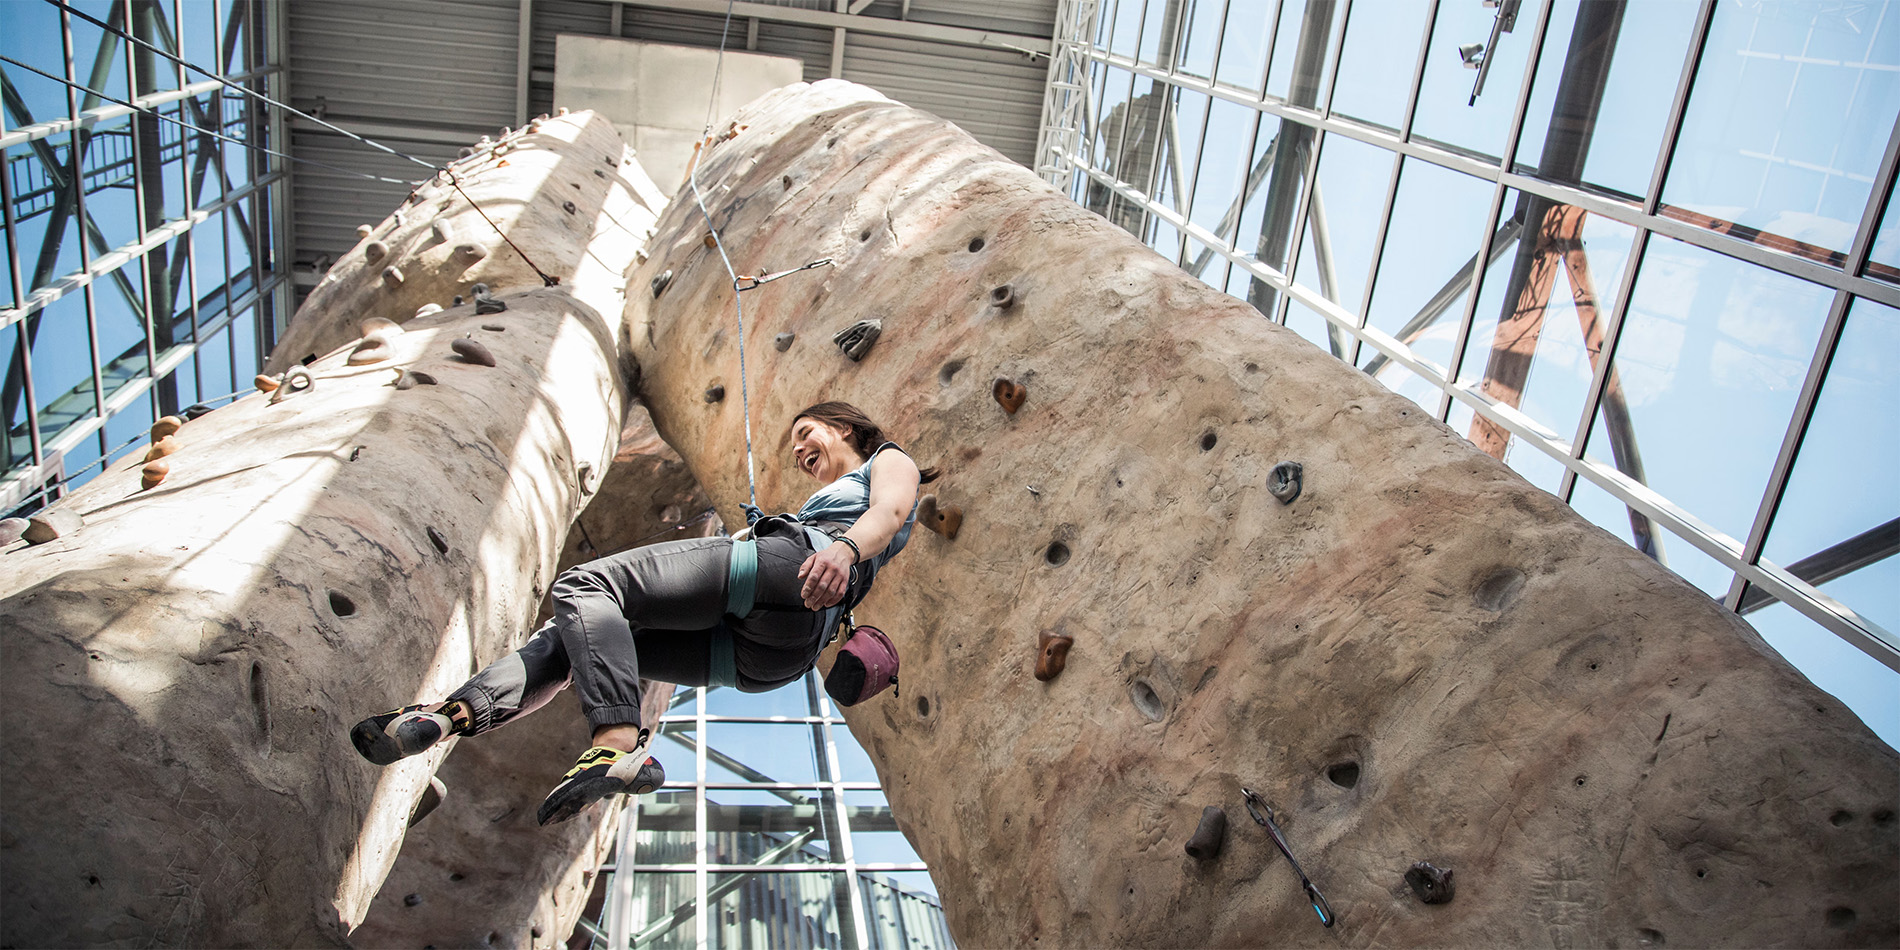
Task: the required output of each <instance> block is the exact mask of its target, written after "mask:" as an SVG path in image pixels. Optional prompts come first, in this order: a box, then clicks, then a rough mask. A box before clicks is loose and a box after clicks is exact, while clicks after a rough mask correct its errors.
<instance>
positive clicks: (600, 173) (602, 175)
mask: <svg viewBox="0 0 1900 950" xmlns="http://www.w3.org/2000/svg"><path fill="white" fill-rule="evenodd" d="M594 177H595V178H605V177H607V173H606V172H604V171H601V170H600V169H598V168H596V169H594Z"/></svg>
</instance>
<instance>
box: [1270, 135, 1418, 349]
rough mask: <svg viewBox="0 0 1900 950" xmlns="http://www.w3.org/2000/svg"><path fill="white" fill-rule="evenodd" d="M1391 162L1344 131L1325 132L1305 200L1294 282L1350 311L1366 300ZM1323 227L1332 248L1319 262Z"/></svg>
mask: <svg viewBox="0 0 1900 950" xmlns="http://www.w3.org/2000/svg"><path fill="white" fill-rule="evenodd" d="M1393 161H1394V156H1393V154H1392V153H1391V152H1388V151H1386V150H1385V149H1382V148H1379V147H1378V146H1376V145H1367V144H1365V143H1364V142H1361V141H1358V140H1357V139H1352V138H1348V137H1346V136H1344V135H1327V136H1326V138H1325V142H1324V144H1323V148H1322V149H1321V151H1320V155H1319V188H1318V191H1316V192H1315V193H1314V196H1313V198H1312V199H1311V201H1310V202H1309V203H1308V207H1307V219H1308V220H1307V228H1306V234H1305V236H1304V237H1302V238H1301V240H1300V263H1299V267H1298V268H1297V269H1296V270H1295V271H1294V282H1295V283H1298V284H1299V285H1300V286H1302V287H1308V288H1311V289H1313V290H1317V291H1319V292H1320V295H1321V296H1323V297H1325V298H1326V299H1328V300H1331V301H1332V302H1334V303H1336V304H1339V305H1340V306H1341V307H1343V308H1345V309H1346V310H1347V311H1348V312H1351V313H1358V312H1359V310H1360V305H1361V304H1362V303H1363V302H1364V301H1365V298H1366V278H1367V277H1369V276H1371V274H1372V249H1373V246H1374V245H1375V244H1377V243H1378V241H1379V218H1380V216H1381V215H1383V214H1384V213H1385V185H1386V183H1387V182H1389V181H1390V180H1391V178H1392V162H1393ZM1322 221H1323V222H1324V227H1323V228H1322V227H1320V226H1319V225H1320V223H1321V222H1322ZM1322 231H1323V232H1324V233H1323V239H1324V241H1323V243H1324V244H1325V246H1327V247H1329V248H1330V254H1329V255H1327V256H1326V259H1325V260H1324V261H1323V262H1322V260H1321V258H1320V256H1319V255H1318V254H1317V251H1318V250H1319V249H1320V247H1321V245H1322ZM1323 265H1324V266H1323Z"/></svg>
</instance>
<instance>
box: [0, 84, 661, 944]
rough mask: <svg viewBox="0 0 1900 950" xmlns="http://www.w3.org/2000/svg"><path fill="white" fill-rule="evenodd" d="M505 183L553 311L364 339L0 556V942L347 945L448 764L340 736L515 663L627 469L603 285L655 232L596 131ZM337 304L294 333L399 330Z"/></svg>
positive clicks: (549, 147)
mask: <svg viewBox="0 0 1900 950" xmlns="http://www.w3.org/2000/svg"><path fill="white" fill-rule="evenodd" d="M525 155H534V156H535V158H534V159H533V160H522V159H520V158H514V160H513V161H511V162H510V164H509V165H508V166H501V165H500V164H499V161H495V162H494V163H493V164H494V167H493V168H487V169H486V170H484V171H482V172H481V174H482V175H484V176H486V177H488V178H489V179H490V183H491V184H493V185H494V186H495V187H496V189H497V192H498V193H506V194H507V195H509V196H510V197H509V199H508V200H509V201H510V202H512V203H513V204H514V206H515V210H516V211H518V212H521V213H529V212H532V213H533V214H540V213H541V210H543V209H546V208H548V207H550V206H551V207H552V208H553V209H555V210H554V211H553V212H551V213H553V214H558V215H560V216H561V220H564V221H568V222H570V223H569V224H568V225H565V226H563V227H559V228H552V229H546V230H544V231H543V232H541V236H540V237H517V238H516V243H517V244H518V245H520V247H521V252H524V253H525V254H526V255H527V256H529V257H531V258H533V259H534V260H535V261H536V263H537V264H538V265H539V266H540V267H541V268H542V269H543V270H546V271H548V272H549V273H552V274H555V275H557V276H559V277H560V278H561V284H560V286H558V287H552V288H545V289H540V281H539V280H538V279H536V280H535V282H534V286H535V287H536V288H537V289H534V290H528V291H524V292H517V293H512V294H509V293H506V292H504V293H503V297H502V299H503V300H504V301H505V302H506V303H507V310H506V311H505V312H500V313H494V314H487V315H477V314H476V313H474V312H473V311H474V307H473V306H472V305H465V306H463V307H459V308H450V309H447V310H445V311H443V312H441V313H437V314H433V315H430V316H427V317H424V318H420V319H416V320H413V321H411V322H410V323H409V328H408V330H407V331H406V332H401V333H395V332H392V331H390V330H388V329H384V330H379V331H377V334H376V336H377V341H375V342H374V345H373V346H371V347H370V349H371V350H372V351H375V352H374V353H373V354H372V355H379V356H381V357H382V358H378V359H374V360H371V361H368V362H364V356H363V355H362V354H359V358H358V362H357V363H355V364H352V363H351V362H350V357H351V354H352V352H353V351H355V350H356V349H357V346H358V344H357V343H356V342H355V341H354V340H349V339H345V340H342V341H340V342H339V343H332V344H329V345H330V348H329V349H325V350H322V351H321V352H319V353H318V355H317V358H316V359H315V360H313V361H311V362H310V364H309V366H308V372H309V374H310V379H309V381H310V382H312V383H313V385H311V386H310V387H309V388H303V389H299V390H297V391H294V392H290V394H289V395H287V396H285V397H284V398H282V399H280V400H279V399H274V398H273V395H274V394H273V395H264V394H259V395H255V396H251V397H247V398H244V399H240V400H238V401H237V402H235V403H233V404H231V405H230V406H228V407H225V408H222V409H219V410H217V411H216V412H213V413H211V414H209V415H207V416H204V417H202V418H200V419H197V420H194V421H192V422H190V423H187V424H186V425H185V426H184V427H183V428H182V429H181V430H180V431H178V432H177V434H176V435H175V436H173V440H174V442H175V445H176V452H175V453H174V454H172V455H170V456H168V457H167V458H166V459H165V460H164V461H165V462H166V463H168V465H169V474H168V475H167V476H166V477H165V478H164V480H163V481H162V482H160V483H159V484H158V485H157V486H156V487H153V488H150V489H146V490H141V487H140V484H141V474H140V468H141V460H140V459H139V458H138V457H137V456H136V455H135V456H133V457H131V458H129V459H127V460H126V461H124V462H122V463H120V464H118V465H115V466H113V467H112V468H111V469H110V470H109V471H107V472H105V473H103V474H101V475H100V476H99V477H98V478H96V479H95V480H93V481H92V482H91V483H89V484H88V485H86V486H85V487H84V488H82V489H81V490H79V491H78V492H76V493H75V494H74V495H72V496H70V497H69V498H67V499H64V500H62V501H61V502H60V503H59V505H58V507H59V508H61V509H64V510H67V511H72V512H77V513H79V514H81V515H83V516H84V519H85V525H84V527H82V528H81V529H80V530H79V531H78V532H77V533H73V534H70V535H67V536H64V537H61V538H59V539H57V540H55V541H52V542H49V543H46V544H42V545H38V546H32V547H28V546H26V545H25V544H24V543H16V544H14V545H9V546H8V547H6V548H5V549H3V550H0V630H3V631H4V639H3V640H0V650H4V662H0V692H3V693H4V694H5V695H6V697H7V703H6V705H5V708H4V710H3V711H0V775H3V776H4V782H3V783H0V796H4V797H3V798H0V804H3V805H4V814H5V830H4V835H3V836H0V878H3V879H4V880H5V882H6V883H5V888H6V892H7V894H6V904H5V913H4V914H0V943H5V944H6V945H10V946H51V945H67V944H89V945H91V944H109V943H126V944H132V943H137V944H161V945H177V946H308V945H316V944H325V943H329V944H340V943H342V942H343V941H344V940H345V934H347V932H348V931H349V930H350V929H351V928H352V927H353V926H354V925H355V924H356V923H357V922H359V921H360V920H361V919H362V917H363V915H364V913H365V912H366V911H367V909H368V906H369V902H370V898H371V896H372V895H373V894H374V893H375V891H376V889H377V887H378V885H379V884H380V883H381V881H382V879H383V876H384V874H385V873H386V872H387V871H388V870H389V867H390V864H391V862H392V861H393V860H394V859H395V855H396V851H397V848H398V847H399V846H400V843H401V840H402V836H403V830H404V825H405V823H406V819H407V817H408V815H409V812H410V808H411V806H412V804H413V803H414V802H415V801H416V799H417V796H418V794H419V792H420V790H421V789H422V788H423V787H424V786H425V785H426V784H427V781H428V778H429V774H430V772H431V771H432V770H433V769H434V768H435V766H436V765H437V763H438V762H439V761H440V760H441V757H442V754H443V753H444V752H446V751H447V748H448V746H447V745H445V746H443V747H440V748H439V749H438V750H432V751H431V753H429V754H427V755H423V756H418V757H416V758H414V759H410V760H407V761H405V762H403V763H400V764H398V765H396V766H393V767H391V768H388V769H378V768H376V767H374V766H372V765H369V764H368V763H366V762H363V761H362V760H361V759H360V758H358V757H357V755H356V753H355V751H354V750H353V749H351V748H350V745H349V743H348V741H347V739H346V737H345V730H347V729H348V727H349V725H350V724H351V723H352V722H354V721H355V720H356V719H358V718H360V717H361V716H363V715H365V714H366V713H368V712H373V711H376V710H380V709H387V708H389V707H391V706H393V705H396V704H398V703H404V702H411V701H414V700H416V699H418V698H422V697H431V698H433V697H438V696H440V695H442V694H443V693H444V692H445V691H446V690H448V689H449V688H451V687H453V686H454V685H456V684H457V683H459V682H460V681H461V680H462V679H464V678H465V677H466V676H468V674H469V673H470V672H472V671H473V670H474V669H476V668H479V667H480V666H482V665H483V664H485V663H486V662H488V661H489V660H490V659H491V658H493V657H495V656H496V655H498V654H500V653H501V652H503V651H505V650H508V649H510V648H512V647H513V646H514V645H515V644H516V643H517V642H519V640H520V638H521V637H522V636H524V635H525V634H526V633H527V632H528V630H529V623H530V621H531V620H532V619H533V617H534V614H535V611H536V609H537V607H538V605H539V603H540V601H541V599H542V596H543V594H544V593H545V591H546V588H547V585H548V583H549V582H550V581H551V580H552V578H553V575H554V568H555V555H556V553H557V552H558V551H559V550H560V547H561V543H562V541H563V538H564V534H565V531H566V528H567V526H568V525H569V524H570V523H572V521H573V520H574V517H575V515H576V513H577V512H578V511H579V510H580V509H581V507H582V506H583V504H584V503H585V500H586V497H587V495H588V494H589V493H590V492H592V491H593V490H595V489H596V488H597V487H598V482H599V478H600V476H601V474H603V473H604V472H605V471H606V469H607V465H608V463H609V461H610V459H611V458H612V456H613V453H614V451H615V449H616V446H617V445H618V442H619V433H620V426H621V420H622V414H623V410H624V407H625V404H626V403H625V399H626V392H625V387H626V376H625V375H624V374H623V372H622V362H621V360H620V358H619V350H620V346H619V342H618V338H619V328H620V325H621V323H620V320H619V319H618V316H619V311H620V308H621V297H620V294H619V291H620V284H621V281H622V279H623V274H624V271H625V269H626V267H627V266H628V265H629V264H630V263H631V262H632V260H633V258H634V255H635V251H636V249H637V246H638V241H639V233H640V231H641V229H643V228H644V227H645V226H646V225H647V224H648V223H650V221H651V216H652V214H653V211H654V210H656V209H653V208H651V207H648V206H645V205H642V204H641V202H640V200H639V199H638V198H637V197H636V191H635V189H634V188H632V187H631V186H630V184H629V181H628V179H629V176H636V175H638V172H637V166H635V165H633V164H632V163H631V160H630V159H629V158H628V157H627V155H626V152H625V149H624V147H623V146H622V145H621V144H620V141H619V138H618V136H617V135H616V134H615V133H614V131H613V130H612V128H611V127H610V126H609V125H608V124H607V123H606V122H604V121H602V120H598V119H594V118H593V117H591V116H589V115H584V114H582V115H574V116H565V117H561V118H558V119H554V120H549V121H548V122H546V123H545V124H544V125H542V126H541V127H540V128H539V129H538V130H537V131H535V132H533V133H531V134H530V137H529V138H528V139H523V140H521V141H520V144H519V145H518V147H517V148H516V149H515V150H514V151H513V152H512V153H511V156H510V157H511V158H512V157H514V156H525ZM508 168H513V169H515V170H517V172H518V173H519V174H520V178H519V180H516V181H514V183H513V184H512V185H507V184H506V183H505V181H504V179H506V178H507V177H508V175H507V174H506V173H505V169H508ZM597 171H603V172H606V173H607V174H606V176H605V177H603V176H601V175H597V174H595V172H597ZM496 203H497V204H502V203H503V202H502V201H501V200H500V199H497V201H496ZM570 204H571V205H572V206H573V207H572V210H571V211H570V210H568V206H569V205H570ZM522 209H527V211H522ZM490 213H491V214H494V213H495V212H494V211H491V212H490ZM508 216H509V215H507V214H504V215H503V217H504V218H506V217H508ZM462 239H463V240H469V241H477V242H484V246H485V247H486V249H487V257H488V258H493V257H494V256H496V255H497V254H500V253H503V251H502V250H501V248H503V247H504V245H503V244H502V242H501V241H500V239H499V237H498V236H497V235H496V234H495V233H494V231H493V230H492V229H490V230H489V231H488V232H487V233H486V234H482V233H478V232H475V231H474V229H472V228H471V229H470V233H468V234H467V235H466V236H465V237H464V238H462ZM392 253H396V254H399V255H400V254H406V253H409V252H407V251H397V252H392ZM422 253H424V254H426V253H427V252H426V251H424V252H422ZM398 260H399V261H400V262H402V263H407V261H408V258H405V257H398ZM347 270H348V269H347V268H346V271H347ZM406 273H407V272H406ZM345 276H347V274H346V275H345ZM403 286H405V287H406V286H409V284H408V282H407V280H405V282H404V284H403ZM445 286H446V285H445ZM338 306H339V307H340V308H342V309H344V310H346V311H348V312H344V313H337V312H331V311H320V312H313V311H309V310H306V313H305V316H304V317H300V318H299V320H300V322H301V321H303V320H304V319H305V318H308V319H310V320H313V321H316V322H319V323H327V324H330V325H333V326H344V327H350V326H354V325H355V324H356V323H357V321H359V320H361V319H363V318H365V317H370V316H379V315H382V314H384V313H396V312H397V311H392V310H380V311H379V310H378V309H377V308H376V307H374V306H367V305H366V306H364V307H363V308H362V309H356V305H355V304H354V303H351V304H349V305H347V306H345V304H344V303H343V302H339V303H338ZM402 306H403V307H407V308H408V309H409V310H410V311H411V312H413V310H414V307H411V306H409V301H404V302H403V303H402ZM293 329H294V328H293ZM291 336H294V334H292V335H290V336H287V338H286V339H287V342H288V341H289V339H291ZM471 342H474V343H479V344H481V348H480V349H479V350H478V349H475V348H471V347H470V345H469V344H470V343H471ZM484 351H485V352H484ZM483 356H486V357H488V358H492V362H493V364H494V365H484V364H486V363H488V362H489V359H484V358H482V357H483ZM293 362H302V360H301V359H296V360H293ZM397 369H402V370H405V371H407V372H408V374H409V379H408V382H409V383H410V384H411V385H410V386H409V388H398V387H397V385H396V383H397V376H398V374H397V372H396V370H397ZM425 375H426V376H427V377H428V378H429V379H433V380H434V382H433V383H430V382H428V380H425V379H423V377H424V376H425ZM303 382H305V380H304V379H302V378H301V377H298V378H297V379H294V380H291V381H287V383H286V386H285V388H284V389H282V390H280V391H279V392H285V391H288V390H292V389H296V388H297V387H299V386H301V385H302V383H303Z"/></svg>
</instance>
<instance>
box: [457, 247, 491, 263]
mask: <svg viewBox="0 0 1900 950" xmlns="http://www.w3.org/2000/svg"><path fill="white" fill-rule="evenodd" d="M455 256H456V257H459V258H461V259H462V260H465V261H467V262H469V263H471V264H473V263H475V262H476V261H479V260H481V259H482V258H484V257H487V256H488V248H486V247H483V246H482V245H480V244H474V243H469V244H457V245H455Z"/></svg>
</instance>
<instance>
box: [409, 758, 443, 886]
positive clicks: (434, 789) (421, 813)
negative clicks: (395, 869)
mask: <svg viewBox="0 0 1900 950" xmlns="http://www.w3.org/2000/svg"><path fill="white" fill-rule="evenodd" d="M448 794H449V787H448V786H447V785H444V784H442V780H441V779H439V778H436V777H435V776H433V775H431V776H429V785H428V787H427V788H424V789H423V790H422V796H421V797H420V798H417V799H416V807H414V808H411V809H409V827H411V828H414V827H415V826H416V822H419V821H421V820H422V819H424V818H427V817H429V813H430V812H433V811H435V810H436V807H437V806H439V805H441V804H442V799H444V798H446V797H448ZM409 897H413V898H415V902H416V904H420V903H422V898H421V897H420V896H419V895H416V894H411V895H409ZM408 900H409V898H404V899H403V901H404V903H407V902H408ZM409 906H411V907H414V906H415V904H410V905H409Z"/></svg>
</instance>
